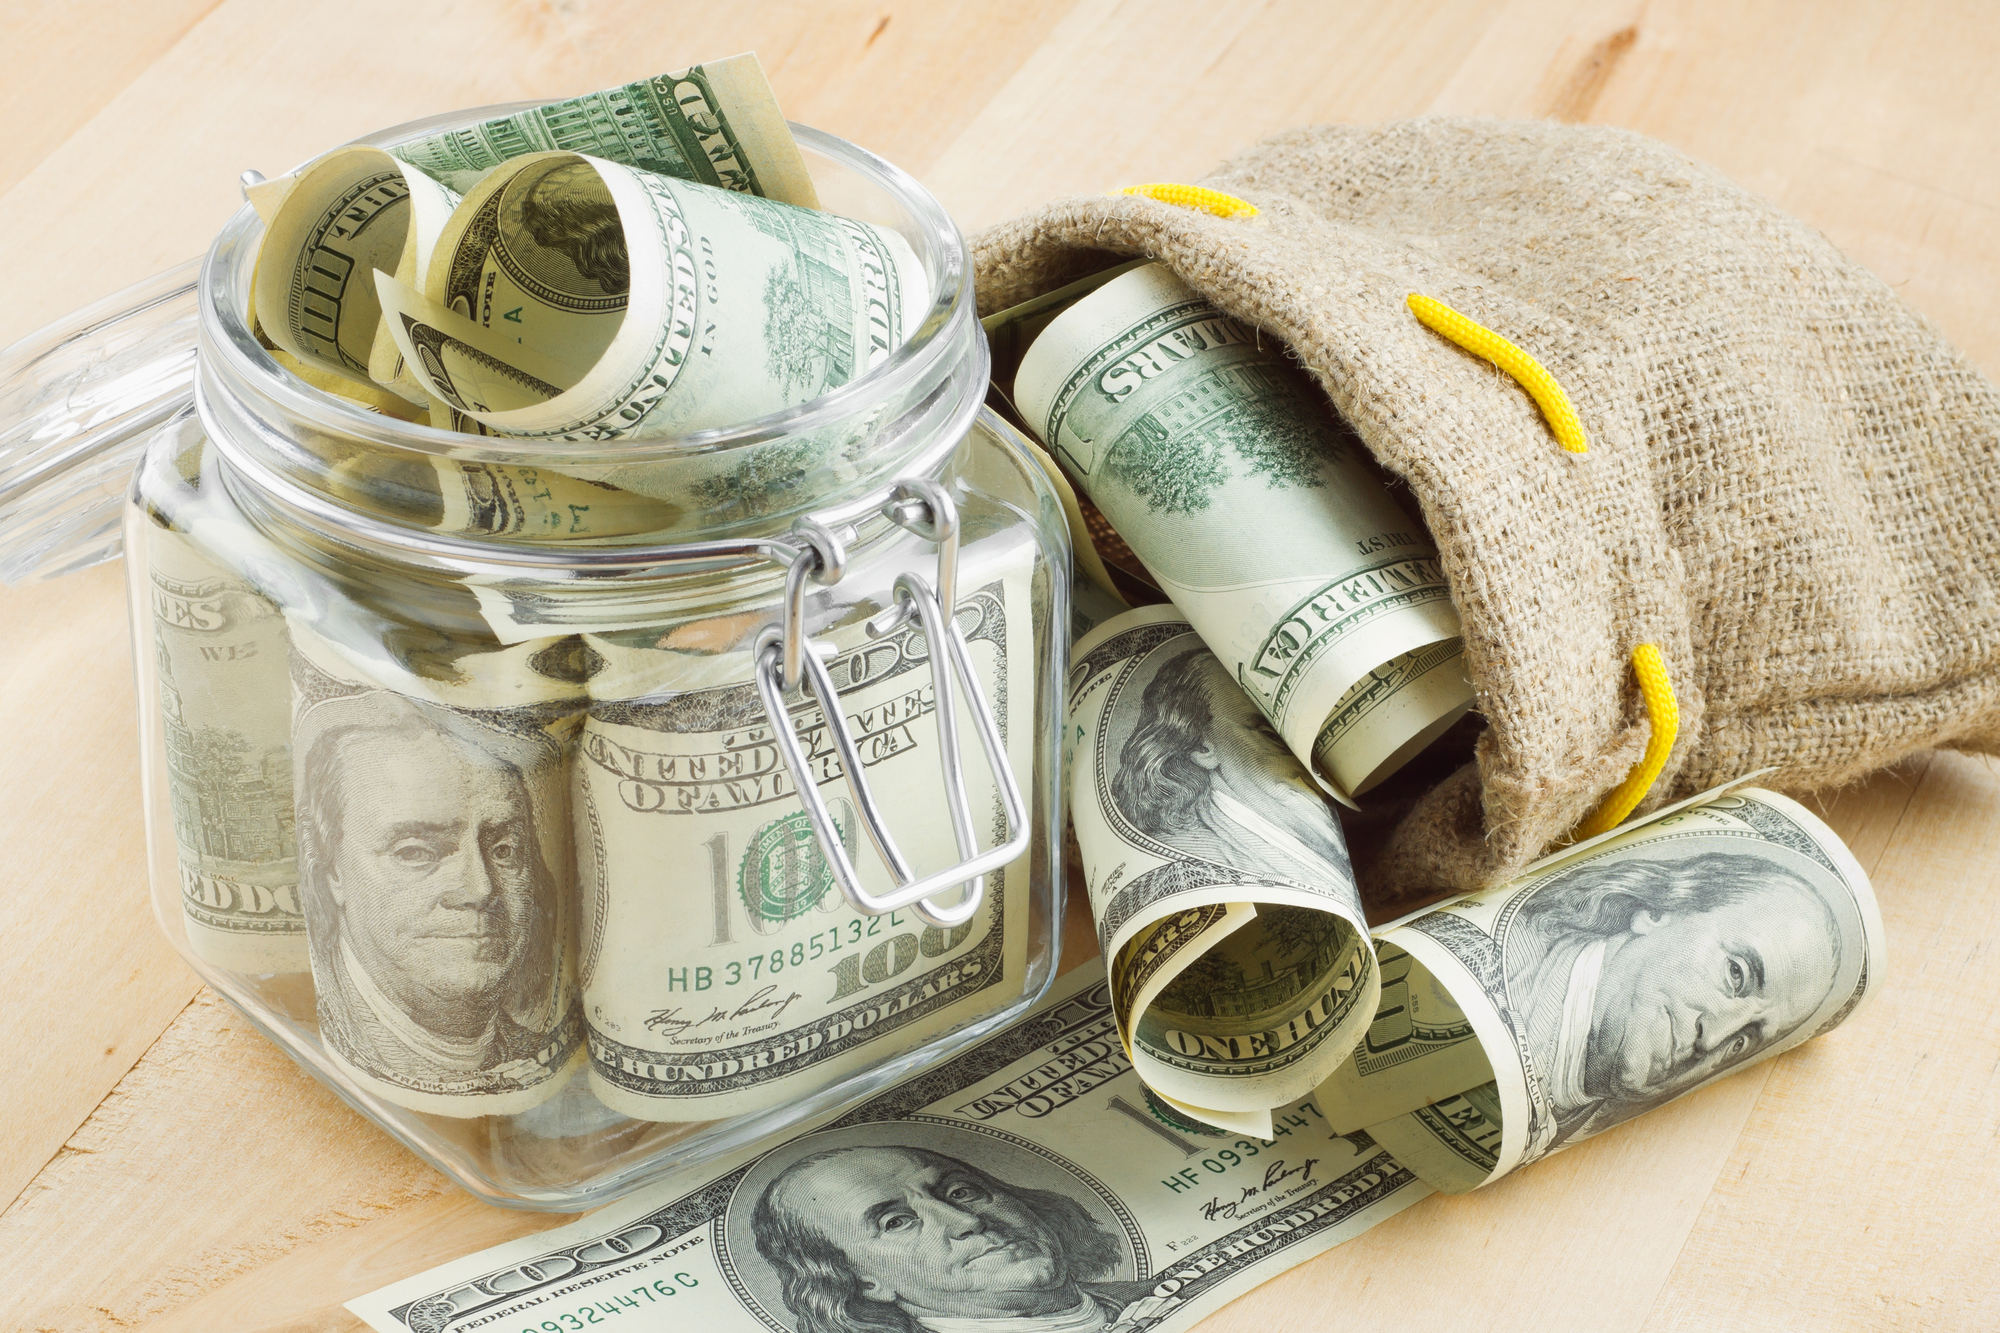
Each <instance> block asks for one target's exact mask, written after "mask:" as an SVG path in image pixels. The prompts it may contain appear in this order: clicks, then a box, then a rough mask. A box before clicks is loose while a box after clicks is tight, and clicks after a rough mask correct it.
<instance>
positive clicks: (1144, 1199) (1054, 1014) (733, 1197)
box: [347, 961, 1430, 1333]
mask: <svg viewBox="0 0 2000 1333" xmlns="http://www.w3.org/2000/svg"><path fill="white" fill-rule="evenodd" d="M809 1130H810V1132H806V1133H801V1134H798V1135H795V1136H794V1137H792V1138H791V1139H790V1140H788V1141H786V1142H783V1143H779V1144H776V1145H770V1144H765V1145H761V1146H759V1147H756V1148H753V1149H750V1150H748V1151H745V1152H743V1153H740V1154H738V1155H736V1156H734V1157H731V1158H727V1159H725V1160H723V1161H720V1162H717V1163H714V1164H712V1165H708V1166H703V1167H700V1168H697V1169H696V1170H694V1171H691V1172H684V1173H677V1174H675V1175H674V1176H673V1177H672V1178H671V1179H669V1180H668V1181H665V1182H662V1183H661V1184H659V1185H656V1186H653V1187H651V1188H648V1189H646V1190H643V1191H640V1192H639V1193H636V1194H634V1195H632V1196H631V1197H630V1198H627V1199H624V1200H621V1201H619V1202H618V1203H615V1204H612V1205H611V1206H609V1207H607V1208H605V1209H603V1210H601V1211H599V1212H597V1213H594V1214H592V1215H591V1216H590V1217H589V1218H587V1219H585V1220H583V1221H580V1222H577V1223H574V1224H572V1225H570V1226H567V1227H563V1228H560V1229H559V1230H555V1231H544V1232H542V1233H540V1234H539V1235H535V1236H528V1237H524V1238H522V1239H520V1240H516V1241H510V1242H509V1243H507V1244H505V1245H502V1246H499V1247H497V1248H494V1249H490V1250H486V1251H484V1252H482V1253H479V1254H474V1255H470V1256H467V1257H466V1258H463V1259H459V1260H456V1261H454V1262H452V1263H449V1264H445V1265H443V1266H441V1267H439V1268H436V1269H433V1270H431V1271H430V1272H428V1273H424V1274H421V1275H419V1276H417V1277H412V1278H408V1279H406V1280H404V1281H402V1282H398V1283H396V1284H395V1285H394V1286H391V1287H386V1288H384V1289H382V1290H380V1291H376V1292H372V1293H370V1294H368V1295H366V1296H362V1297H359V1298H357V1299H355V1300H352V1301H350V1302H348V1305H347V1308H348V1309H349V1310H351V1311H353V1312H354V1313H355V1314H356V1315H357V1316H359V1317H360V1318H361V1319H363V1320H365V1321H366V1322H367V1324H368V1325H369V1326H370V1327H372V1328H374V1329H377V1330H379V1331H380V1333H472V1331H473V1330H490V1329H500V1330H505V1333H515V1330H527V1329H532V1330H536V1333H541V1331H542V1330H560V1329H567V1328H570V1327H572V1326H573V1325H582V1326H588V1324H589V1323H590V1322H591V1321H598V1322H603V1323H606V1324H609V1325H610V1326H612V1327H614V1328H619V1329H627V1328H629V1329H631V1330H633V1333H679V1331H680V1330H684V1329H700V1330H703V1333H769V1331H770V1330H774V1329H775V1330H783V1331H784V1333H846V1331H848V1330H910V1331H912V1333H926V1331H927V1330H967V1331H968V1333H969V1331H970V1330H984V1329H993V1330H1019V1331H1020V1333H1028V1331H1029V1330H1056V1331H1058V1333H1060V1331H1062V1330H1075V1333H1088V1331H1093V1330H1103V1331H1105V1333H1183V1330H1187V1329H1190V1328H1192V1327H1193V1326H1194V1325H1195V1324H1196V1323H1198V1322H1199V1321H1200V1320H1201V1319H1203V1318H1204V1317H1206V1316H1207V1315H1209V1314H1211V1313H1212V1312H1214V1311H1215V1310H1216V1309H1217V1308H1218V1307H1219V1306H1221V1305H1222V1304H1224V1303H1225V1302H1227V1301H1230V1300H1233V1299H1234V1298H1236V1297H1237V1296H1240V1295H1242V1294H1243V1293H1244V1292H1246V1291H1249V1290H1250V1289H1251V1288H1253V1287H1255V1286H1257V1285H1259V1284H1261V1283H1263V1282H1267V1281H1269V1280H1270V1279H1271V1278H1273V1277H1276V1276H1277V1275H1278V1274H1279V1273H1282V1272H1284V1271H1285V1270H1286V1269H1288V1268H1291V1267H1293V1266H1294V1265H1297V1264H1301V1263H1304V1262H1305V1261H1306V1260H1308V1259H1311V1258H1312V1257H1313V1256H1315V1255H1318V1254H1322V1253H1324V1252H1325V1251H1327V1250H1329V1249H1331V1248H1333V1247H1334V1246H1335V1245H1338V1244H1340V1243H1341V1242H1343V1241H1346V1240H1349V1239H1352V1238H1353V1237H1355V1236H1358V1235H1360V1234H1361V1233H1362V1232H1364V1231H1366V1230H1367V1229H1368V1228H1370V1227H1372V1226H1374V1225H1376V1224H1377V1223H1379V1222H1382V1221H1384V1220H1386V1219H1387V1218H1390V1217H1393V1216H1395V1215H1396V1214H1397V1213H1399V1212H1401V1211H1402V1210H1403V1209H1405V1208H1407V1207H1409V1206H1410V1205H1411V1204H1413V1203H1416V1202H1417V1201H1418V1200H1420V1199H1423V1198H1425V1197H1426V1196H1428V1194H1429V1193H1430V1191H1429V1189H1428V1188H1426V1187H1425V1186H1424V1185H1423V1184H1422V1183H1421V1182H1420V1181H1419V1180H1418V1179H1417V1178H1416V1177H1415V1176H1414V1175H1413V1174H1412V1173H1411V1172H1410V1171H1409V1170H1408V1169H1407V1168H1406V1167H1404V1166H1403V1165H1402V1164H1401V1163H1399V1162H1398V1161H1397V1160H1396V1159H1395V1158H1394V1157H1392V1156H1391V1155H1390V1154H1388V1153H1387V1152H1384V1151H1383V1150H1382V1148H1381V1147H1380V1146H1379V1145H1377V1144H1375V1143H1373V1142H1371V1141H1369V1139H1368V1138H1367V1137H1366V1136H1365V1135H1352V1136H1347V1137H1343V1136H1340V1135H1336V1134H1333V1133H1330V1132H1329V1131H1328V1130H1327V1127H1326V1123H1325V1121H1324V1120H1323V1119H1321V1118H1320V1116H1319V1114H1318V1111H1317V1109H1316V1108H1315V1107H1314V1106H1313V1104H1312V1103H1311V1102H1310V1101H1303V1102H1300V1103H1298V1104H1296V1105H1293V1106H1288V1107H1285V1108H1283V1110H1282V1111H1281V1112H1280V1113H1279V1115H1278V1118H1277V1121H1276V1123H1275V1126H1274V1129H1273V1137H1272V1138H1270V1139H1268V1140H1256V1139H1249V1138H1242V1137H1236V1136H1217V1135H1213V1134H1210V1133H1205V1132H1197V1133H1184V1132H1182V1131H1179V1130H1176V1129H1173V1128H1171V1127H1169V1126H1168V1125H1166V1124H1164V1123H1162V1122H1161V1121H1160V1120H1159V1119H1157V1118H1156V1117H1155V1116H1154V1114H1153V1113H1152V1111H1151V1109H1150V1108H1149V1105H1148V1100H1147V1095H1146V1091H1145V1089H1144V1087H1143V1086H1141V1084H1140V1083H1139V1080H1138V1079H1137V1078H1136V1077H1135V1076H1134V1074H1133V1070H1132V1066H1131V1065H1130V1063H1128V1062H1127V1060H1126V1059H1125V1056H1124V1052H1123V1050H1122V1049H1121V1046H1120V1041H1119V1037H1118V1019H1117V1016H1116V1013H1115V1010H1114V1006H1113V1003H1112V999H1111V992H1110V987H1109V986H1108V985H1106V983H1105V980H1104V973H1103V971H1102V968H1101V966H1100V965H1099V964H1098V963H1096V962H1095V961H1093V962H1091V963H1089V964H1086V965H1085V966H1083V967H1080V968H1077V969H1076V970H1075V971H1073V972H1071V973H1070V974H1069V975H1067V976H1065V977H1061V978H1059V979H1058V980H1057V981H1056V982H1055V984H1054V986H1053V987H1052V988H1051V990H1050V993H1049V995H1048V996H1047V997H1046V998H1045V999H1044V1000H1043V1001H1042V1002H1041V1003H1040V1004H1039V1005H1037V1006H1036V1008H1035V1009H1034V1010H1033V1011H1032V1012H1031V1013H1030V1014H1028V1015H1027V1016H1026V1017H1024V1018H1023V1019H1022V1020H1021V1021H1019V1022H1017V1023H1014V1024H1011V1025H1009V1026H1008V1027H1006V1028H1004V1029H1002V1030H1000V1031H998V1032H995V1033H993V1034H991V1035H989V1036H987V1037H985V1038H982V1039H981V1040H980V1042H979V1043H978V1044H977V1045H975V1046H974V1047H972V1048H971V1049H970V1050H968V1051H967V1052H965V1053H964V1054H963V1055H961V1056H959V1057H957V1058H955V1059H953V1060H950V1061H948V1062H946V1063H944V1064H942V1065H937V1066H932V1067H930V1068H926V1069H924V1070H922V1071H920V1072H919V1073H917V1074H915V1075H914V1076H913V1077H911V1078H910V1079H908V1080H907V1081H905V1082H903V1083H901V1084H899V1085H898V1086H896V1087H893V1088H890V1089H889V1090H887V1091H886V1092H883V1093H881V1094H879V1095H878V1096H876V1097H873V1098H871V1099H870V1100H869V1101H867V1102H865V1103H863V1104H862V1105H861V1106H859V1107H856V1108H854V1109H853V1110H851V1111H848V1112H846V1113H845V1114H842V1115H840V1116H838V1118H822V1119H821V1120H819V1121H818V1122H817V1123H816V1124H812V1125H811V1126H809Z"/></svg>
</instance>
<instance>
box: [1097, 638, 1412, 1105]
mask: <svg viewBox="0 0 2000 1333" xmlns="http://www.w3.org/2000/svg"><path fill="white" fill-rule="evenodd" d="M1066 734H1067V735H1068V736H1069V737H1070V738H1071V746H1070V749H1069V752H1068V754H1067V756H1066V757H1067V760H1068V764H1069V781H1070V788H1069V791H1070V816H1071V819H1072V820H1073V822H1074V824H1075V828H1076V839H1077V845H1078V848H1079V850H1080V852H1081V854H1082V859H1083V866H1084V871H1085V883H1086V887H1087V888H1088V890H1089V893H1090V906H1091V914H1092V916H1093V917H1094V918H1095V919H1096V922H1097V930H1098V942H1099V944H1100V945H1101V946H1102V949H1103V952H1104V956H1105V958H1106V959H1107V960H1109V966H1110V972H1111V993H1112V997H1113V1000H1114V1003H1115V1005H1116V1007H1117V1013H1118V1020H1119V1035H1120V1036H1121V1038H1122V1039H1123V1040H1124V1043H1125V1048H1126V1051H1127V1052H1128V1054H1129V1055H1130V1058H1131V1060H1132V1064H1133V1066H1134V1068H1136V1069H1137V1070H1138V1072H1139V1076H1140V1078H1142V1079H1143V1080H1144V1081H1145V1083H1146V1086H1147V1087H1148V1088H1150V1089H1152V1090H1153V1091H1154V1092H1155V1093H1157V1094H1158V1095H1159V1096H1160V1097H1161V1098H1162V1099H1163V1100H1165V1101H1166V1102H1167V1103H1169V1104H1170V1105H1171V1106H1172V1107H1173V1108H1175V1109H1176V1110H1178V1111H1180V1112H1182V1113H1183V1114H1185V1115H1188V1116H1191V1117H1193V1118H1194V1119H1195V1120H1197V1121H1200V1122H1203V1123H1205V1124H1208V1125H1213V1126H1216V1127H1218V1128H1221V1129H1226V1130H1230V1131H1233V1132H1236V1133H1243V1134H1253V1135H1255V1136H1256V1137H1258V1138H1262V1139H1269V1138H1270V1137H1271V1134H1272V1124H1271V1114H1272V1112H1273V1111H1274V1110H1275V1109H1276V1108H1278V1107H1281V1106H1284V1105H1286V1104H1287V1103H1289V1102H1292V1101H1294V1100H1296V1099H1297V1098H1299V1097H1301V1096H1304V1095H1305V1094H1306V1093H1308V1092H1310V1091H1311V1090H1312V1089H1314V1088H1316V1087H1318V1086H1319V1085H1320V1084H1321V1083H1323V1082H1325V1081H1326V1079H1327V1078H1328V1077H1329V1076H1330V1075H1331V1074H1332V1073H1333V1071H1334V1070H1335V1069H1336V1068H1337V1067H1338V1066H1339V1065H1340V1063H1341V1062H1342V1061H1343V1060H1345V1059H1346V1058H1347V1055H1348V1052H1349V1051H1350V1050H1352V1049H1353V1047H1354V1046H1355V1044H1356V1043H1357V1042H1358V1041H1359V1040H1360V1039H1361V1034H1362V1032H1363V1030H1364V1029H1365V1028H1366V1027H1367V1026H1368V1024H1369V1023H1370V1022H1371V1021H1373V1020H1374V1018H1375V1014H1376V1009H1377V1001H1378V998H1379V992H1380V984H1379V981H1378V978H1377V970H1376V966H1375V955H1374V951H1373V949H1372V947H1371V945H1370V943H1369V938H1368V926H1367V919H1366V917H1365V916H1364V915H1363V913H1362V908H1361V897H1360V894H1359V892H1358V890H1357V889H1356V887H1355V882H1354V873H1353V870H1352V869H1351V868H1350V866H1349V864H1348V857H1347V846H1346V842H1345V840H1344V839H1343V838H1342V836H1341V829H1340V823H1339V821H1338V819H1337V818H1336V817H1335V815H1334V812H1333V809H1332V807H1331V806H1329V805H1328V804H1327V802H1326V800H1325V798H1324V797H1323V796H1322V795H1321V793H1320V790H1319V789H1318V788H1317V787H1316V786H1315V785H1314V784H1313V782H1312V781H1311V779H1310V778H1309V777H1307V775H1306V772H1305V769H1304V768H1303V767H1302V766H1301V765H1300V764H1299V762H1298V760H1297V759H1296V758H1295V757H1294V756H1293V755H1292V754H1291V752H1290V751H1289V750H1287V749H1286V747H1285V744H1284V742H1283V741H1281V740H1280V739H1279V738H1278V736H1277V734H1276V733H1275V732H1274V731H1273V730H1272V729H1271V726H1270V724H1269V723H1268V722H1267V721H1266V720H1265V718H1264V717H1263V715H1262V714H1261V713H1260V712H1259V711H1258V709H1257V706H1256V705H1255V704H1254V703H1253V702H1252V701H1251V700H1250V698H1249V696H1248V695H1246V694H1245V693H1244V692H1243V691H1242V690H1241V689H1240V688H1238V686H1237V685H1236V683H1235V681H1234V680H1233V679H1232V678H1231V674H1230V672H1229V670H1228V669H1227V668H1226V667H1225V666H1224V665H1223V664H1222V662H1221V661H1220V660H1219V659H1218V658H1217V657H1216V656H1215V654H1214V653H1212V652H1211V651H1210V650H1209V649H1208V648H1207V646H1206V645H1205V644H1204V643H1203V641H1202V639H1201V637H1200V636H1199V635H1197V634H1196V633H1195V632H1194V630H1193V629H1192V628H1191V627H1190V626H1189V624H1188V622H1187V619H1186V618H1185V617H1184V616H1182V615H1181V613H1180V612H1179V611H1178V610H1176V609H1175V608H1173V607H1171V606H1151V607H1143V608H1140V609H1139V610H1136V611H1130V612H1127V613H1125V614H1123V615H1121V616H1118V617H1116V618H1115V619H1112V620H1109V621H1107V622H1105V623H1103V624H1101V625H1099V626H1097V627H1096V628H1095V629H1094V630H1092V631H1091V632H1090V633H1089V634H1087V635H1085V636H1084V637H1083V639H1082V640H1081V641H1079V642H1078V643H1077V645H1076V648H1075V652H1074V657H1073V663H1072V666H1071V668H1070V676H1069V693H1068V727H1067V733H1066Z"/></svg>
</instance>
